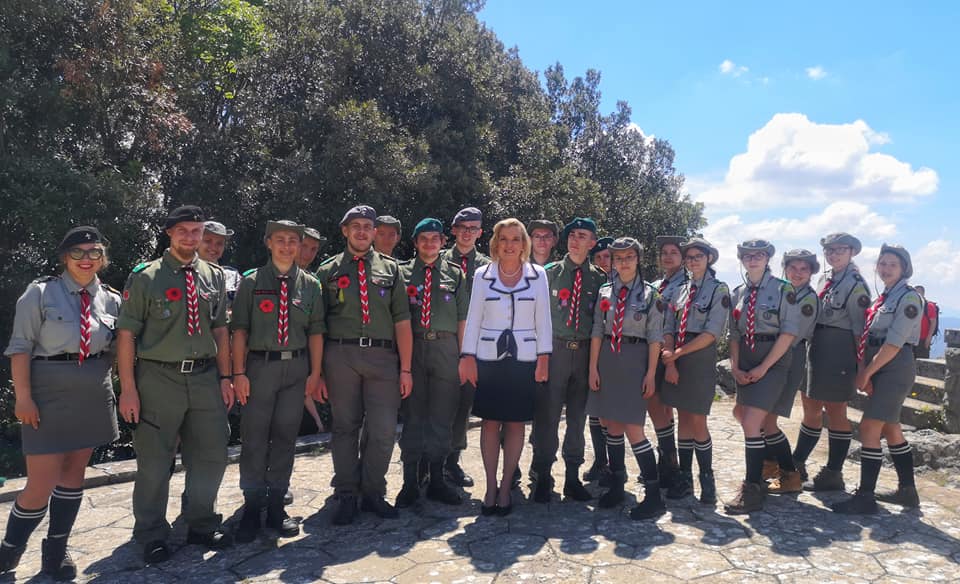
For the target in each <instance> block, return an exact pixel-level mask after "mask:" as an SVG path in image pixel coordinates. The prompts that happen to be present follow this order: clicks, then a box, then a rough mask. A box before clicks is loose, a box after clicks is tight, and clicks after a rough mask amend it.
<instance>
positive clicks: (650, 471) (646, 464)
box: [630, 440, 660, 485]
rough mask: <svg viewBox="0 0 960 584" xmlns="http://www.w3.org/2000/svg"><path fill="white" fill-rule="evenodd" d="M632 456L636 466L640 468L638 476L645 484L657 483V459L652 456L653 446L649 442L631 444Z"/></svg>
mask: <svg viewBox="0 0 960 584" xmlns="http://www.w3.org/2000/svg"><path fill="white" fill-rule="evenodd" d="M630 448H631V449H632V450H633V456H634V457H636V459H637V466H639V467H640V476H641V477H643V482H644V483H645V484H648V485H649V484H650V483H651V482H659V481H660V475H659V473H658V472H657V457H656V456H654V454H653V444H650V441H649V440H644V441H642V442H639V443H637V444H631V445H630Z"/></svg>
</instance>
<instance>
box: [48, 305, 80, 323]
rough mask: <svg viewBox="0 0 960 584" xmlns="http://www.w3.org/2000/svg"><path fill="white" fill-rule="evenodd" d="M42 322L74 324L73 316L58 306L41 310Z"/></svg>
mask: <svg viewBox="0 0 960 584" xmlns="http://www.w3.org/2000/svg"><path fill="white" fill-rule="evenodd" d="M43 320H44V321H46V322H49V323H52V324H63V323H66V324H76V323H77V321H76V320H74V316H73V314H71V313H70V312H66V311H64V310H61V309H60V307H58V306H47V307H44V309H43Z"/></svg>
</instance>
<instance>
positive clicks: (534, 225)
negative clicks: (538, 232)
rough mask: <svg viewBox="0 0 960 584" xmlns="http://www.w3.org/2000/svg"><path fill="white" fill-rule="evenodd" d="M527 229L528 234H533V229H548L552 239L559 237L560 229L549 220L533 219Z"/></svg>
mask: <svg viewBox="0 0 960 584" xmlns="http://www.w3.org/2000/svg"><path fill="white" fill-rule="evenodd" d="M527 229H528V230H529V231H530V233H533V230H534V229H549V230H550V231H551V232H553V236H554V237H560V228H559V227H558V226H557V224H556V223H554V222H553V221H550V220H549V219H534V220H533V221H531V222H530V225H528V226H527Z"/></svg>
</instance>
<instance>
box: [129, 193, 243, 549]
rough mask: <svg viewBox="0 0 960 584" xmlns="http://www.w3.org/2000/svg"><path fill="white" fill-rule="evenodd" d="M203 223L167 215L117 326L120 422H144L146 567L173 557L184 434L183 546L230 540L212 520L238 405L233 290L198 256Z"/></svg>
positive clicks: (139, 433) (183, 211)
mask: <svg viewBox="0 0 960 584" xmlns="http://www.w3.org/2000/svg"><path fill="white" fill-rule="evenodd" d="M203 220H204V219H203V211H201V210H200V208H199V207H194V206H184V207H179V208H177V209H175V210H174V211H172V212H171V213H170V216H169V217H167V220H166V224H165V225H164V229H165V230H166V233H167V235H168V236H169V237H170V247H169V248H168V249H167V250H166V251H165V252H164V254H163V257H161V258H158V259H156V260H153V261H151V262H146V263H144V264H140V265H139V266H137V267H136V268H134V269H133V273H132V274H130V277H129V278H127V283H126V286H125V287H124V290H123V300H124V302H123V305H122V306H121V309H120V318H119V320H118V321H117V328H118V329H119V333H118V341H117V361H118V368H119V374H120V388H121V393H120V405H119V408H120V415H121V416H123V418H124V419H125V420H127V421H128V422H131V423H137V424H138V425H137V429H136V431H135V432H134V448H135V449H136V452H137V478H136V483H135V484H134V488H133V515H134V518H135V519H136V522H135V524H134V528H133V535H134V538H135V539H136V540H137V541H138V542H141V543H143V544H145V545H144V560H145V561H146V562H147V563H157V562H162V561H165V560H166V559H168V558H169V556H170V552H169V550H168V548H167V543H166V541H167V537H168V536H169V534H170V524H169V523H167V520H166V511H167V493H168V491H169V487H170V460H171V459H173V457H174V455H175V454H176V452H175V451H176V447H177V438H178V436H179V438H180V440H181V446H182V453H183V466H184V468H185V469H186V472H187V476H186V485H187V489H186V495H187V499H188V504H187V508H186V511H185V512H184V515H185V518H186V522H187V525H188V526H189V529H190V531H189V534H188V536H187V543H191V544H192V543H196V544H201V545H204V546H206V547H208V548H210V549H220V548H223V547H226V546H229V545H230V544H231V543H232V538H231V537H230V535H229V534H228V533H225V532H223V531H222V530H221V523H220V521H221V518H220V515H218V514H216V513H214V503H215V501H216V498H217V491H218V490H219V488H220V481H221V480H222V479H223V471H224V468H225V467H226V464H227V440H228V439H229V438H230V428H229V425H228V423H227V410H228V409H229V408H230V406H231V405H233V400H234V393H233V385H232V383H231V375H230V345H229V331H228V330H227V292H226V288H225V285H224V276H223V270H222V269H221V268H220V267H219V266H217V265H215V264H210V263H208V262H205V261H203V260H201V259H200V258H199V256H198V255H197V247H198V246H199V243H200V238H201V237H202V235H203ZM218 376H219V382H218V380H217V378H218Z"/></svg>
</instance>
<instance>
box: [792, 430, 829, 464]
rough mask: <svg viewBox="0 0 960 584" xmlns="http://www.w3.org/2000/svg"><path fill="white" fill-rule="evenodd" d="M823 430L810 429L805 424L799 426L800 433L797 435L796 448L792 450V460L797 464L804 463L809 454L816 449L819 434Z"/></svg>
mask: <svg viewBox="0 0 960 584" xmlns="http://www.w3.org/2000/svg"><path fill="white" fill-rule="evenodd" d="M822 431H823V428H811V427H810V426H807V425H806V424H800V433H799V434H798V435H797V447H796V448H795V449H794V450H793V458H794V459H795V460H796V461H798V462H806V461H807V459H808V458H810V453H811V452H813V449H814V448H816V447H817V442H819V441H820V433H821V432H822Z"/></svg>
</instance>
